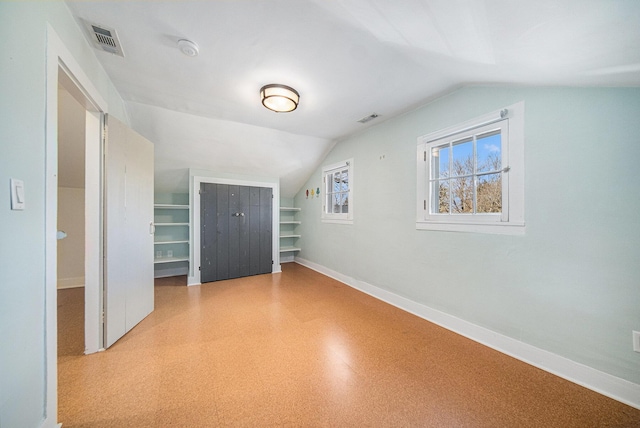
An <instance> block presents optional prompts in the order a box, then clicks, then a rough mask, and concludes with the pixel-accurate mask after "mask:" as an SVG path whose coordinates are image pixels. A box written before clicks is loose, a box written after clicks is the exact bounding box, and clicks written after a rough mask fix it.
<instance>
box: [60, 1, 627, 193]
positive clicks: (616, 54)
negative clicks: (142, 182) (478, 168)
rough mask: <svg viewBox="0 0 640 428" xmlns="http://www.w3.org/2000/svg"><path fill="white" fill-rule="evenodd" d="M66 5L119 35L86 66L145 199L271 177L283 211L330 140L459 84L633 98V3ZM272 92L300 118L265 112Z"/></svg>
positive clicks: (78, 14) (136, 3)
mask: <svg viewBox="0 0 640 428" xmlns="http://www.w3.org/2000/svg"><path fill="white" fill-rule="evenodd" d="M67 4H68V5H69V7H70V9H71V11H72V13H73V14H74V15H75V16H76V17H77V19H78V22H79V23H81V25H83V24H82V20H87V21H90V22H94V23H97V24H102V25H105V26H108V27H112V28H115V30H116V31H117V33H118V36H119V38H120V40H121V42H122V46H123V49H124V52H125V57H124V58H122V57H119V56H114V55H111V54H109V53H105V52H101V51H96V55H97V56H98V59H99V60H100V61H101V63H102V64H103V66H104V68H105V70H106V71H107V73H108V74H109V76H110V77H111V79H112V80H113V82H114V84H115V85H116V87H117V89H118V90H119V91H120V94H121V95H122V97H123V99H124V100H125V101H126V104H127V108H128V111H129V113H130V119H131V124H132V126H133V128H134V129H136V130H137V131H138V132H140V133H141V134H143V135H145V136H146V137H147V138H149V139H150V140H151V141H153V142H154V144H155V147H156V190H157V191H186V189H187V175H186V168H189V167H194V168H201V169H210V170H214V171H219V172H225V173H237V174H247V173H251V174H254V175H255V174H257V175H265V176H279V177H280V178H281V186H282V195H283V196H285V197H292V196H293V195H294V194H295V192H296V191H297V190H298V189H299V188H300V187H301V186H302V185H303V183H304V182H305V181H306V179H307V178H308V176H309V174H310V173H311V172H312V171H313V170H314V169H315V167H316V166H317V165H318V164H319V163H320V162H321V161H322V159H323V158H324V156H325V155H326V153H327V152H328V151H329V150H330V149H331V147H332V146H333V145H334V144H335V142H336V141H337V140H339V139H341V138H343V137H345V136H348V135H350V134H352V133H355V132H358V131H360V130H362V129H364V128H366V127H368V126H373V125H375V124H376V123H379V122H380V121H382V120H385V119H388V118H391V117H393V116H396V115H398V114H401V113H403V112H405V111H407V110H410V109H412V108H415V107H416V106H418V105H420V104H423V103H425V102H427V101H429V100H431V99H433V98H435V97H438V96H440V95H442V94H444V93H446V92H448V91H451V90H452V89H454V88H457V87H459V86H461V85H465V84H473V83H509V84H524V85H574V86H575V85H580V86H593V85H597V86H639V85H640V2H639V1H637V0H537V1H529V0H485V1H482V0H398V1H387V0H307V1H304V0H236V1H232V0H215V1H140V2H137V1H126V2H124V1H108V2H93V1H91V2H84V1H82V2H80V1H68V2H67ZM182 38H186V39H189V40H192V41H194V42H196V43H197V44H198V45H199V47H200V55H199V56H197V57H194V58H191V57H187V56H185V55H183V54H182V53H181V52H180V51H179V50H178V48H177V41H178V40H179V39H182ZM269 83H282V84H286V85H289V86H292V87H294V88H296V89H297V90H298V91H299V92H300V96H301V100H300V106H299V108H298V109H297V110H296V111H294V112H292V113H287V114H277V113H273V112H270V111H268V110H266V109H265V108H264V107H262V105H261V104H260V100H259V90H260V88H261V87H262V86H263V85H265V84H269ZM374 112H375V113H378V114H379V115H380V118H379V119H376V120H374V121H372V122H369V124H367V125H362V124H360V123H358V122H357V121H358V120H359V119H361V118H363V117H365V116H368V115H369V114H371V113H374Z"/></svg>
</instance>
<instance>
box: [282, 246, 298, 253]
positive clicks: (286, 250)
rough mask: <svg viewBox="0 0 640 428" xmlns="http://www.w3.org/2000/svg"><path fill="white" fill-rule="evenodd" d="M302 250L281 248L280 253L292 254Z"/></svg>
mask: <svg viewBox="0 0 640 428" xmlns="http://www.w3.org/2000/svg"><path fill="white" fill-rule="evenodd" d="M301 250H302V248H298V247H282V248H280V252H281V253H290V252H294V251H301Z"/></svg>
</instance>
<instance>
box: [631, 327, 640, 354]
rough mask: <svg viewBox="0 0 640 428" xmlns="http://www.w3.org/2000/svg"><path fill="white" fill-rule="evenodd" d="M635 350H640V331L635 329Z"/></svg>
mask: <svg viewBox="0 0 640 428" xmlns="http://www.w3.org/2000/svg"><path fill="white" fill-rule="evenodd" d="M632 334H633V350H634V351H636V352H640V331H633V332H632Z"/></svg>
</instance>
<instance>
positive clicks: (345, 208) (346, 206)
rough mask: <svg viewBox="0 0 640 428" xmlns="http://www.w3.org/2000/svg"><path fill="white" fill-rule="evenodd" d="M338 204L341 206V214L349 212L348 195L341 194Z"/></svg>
mask: <svg viewBox="0 0 640 428" xmlns="http://www.w3.org/2000/svg"><path fill="white" fill-rule="evenodd" d="M340 204H341V205H342V212H343V213H345V214H346V213H348V212H349V194H348V193H342V194H341V196H340Z"/></svg>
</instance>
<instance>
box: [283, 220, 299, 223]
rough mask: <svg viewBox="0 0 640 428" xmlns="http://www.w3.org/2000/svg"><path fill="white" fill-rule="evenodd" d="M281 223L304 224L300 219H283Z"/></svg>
mask: <svg viewBox="0 0 640 428" xmlns="http://www.w3.org/2000/svg"><path fill="white" fill-rule="evenodd" d="M280 224H302V222H301V221H298V220H289V221H281V222H280Z"/></svg>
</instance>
